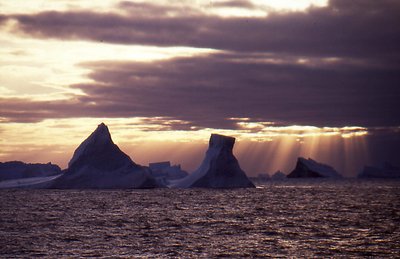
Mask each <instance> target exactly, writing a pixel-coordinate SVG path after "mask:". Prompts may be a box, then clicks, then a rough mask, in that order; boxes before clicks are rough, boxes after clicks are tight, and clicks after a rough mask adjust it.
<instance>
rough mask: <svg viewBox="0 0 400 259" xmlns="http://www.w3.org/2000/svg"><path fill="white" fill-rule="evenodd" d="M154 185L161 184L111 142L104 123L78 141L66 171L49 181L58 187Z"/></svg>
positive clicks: (111, 187) (128, 187)
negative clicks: (85, 137)
mask: <svg viewBox="0 0 400 259" xmlns="http://www.w3.org/2000/svg"><path fill="white" fill-rule="evenodd" d="M155 187H161V186H160V184H158V183H157V181H156V180H155V179H154V178H153V177H152V176H151V174H150V170H149V169H148V168H147V167H143V166H140V165H138V164H136V163H135V162H133V161H132V160H131V158H130V157H129V156H128V155H126V154H125V153H124V152H122V151H121V150H120V149H119V147H118V146H117V145H116V144H114V142H113V141H112V139H111V134H110V132H109V130H108V127H107V126H106V125H105V124H104V123H101V124H100V125H98V127H97V129H96V130H95V131H94V132H93V133H92V134H91V135H90V136H89V137H88V138H87V139H86V140H85V141H83V142H82V144H80V145H79V147H78V148H77V149H76V150H75V152H74V155H73V157H72V159H71V160H70V162H69V163H68V168H67V169H66V170H65V173H64V174H63V175H62V176H60V177H58V178H57V179H55V180H54V182H53V183H52V184H51V185H50V188H58V189H86V188H101V189H135V188H155Z"/></svg>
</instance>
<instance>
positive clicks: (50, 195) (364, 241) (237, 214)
mask: <svg viewBox="0 0 400 259" xmlns="http://www.w3.org/2000/svg"><path fill="white" fill-rule="evenodd" d="M399 198H400V182H387V181H378V182H372V181H358V180H351V181H350V180H347V181H333V182H329V181H296V180H293V181H287V182H275V183H268V184H265V185H262V186H259V188H257V189H238V190H209V189H186V190H183V189H175V190H173V189H158V190H1V191H0V257H2V258H12V257H21V258H30V257H35V256H38V257H49V258H62V257H66V258H67V257H68V258H70V257H113V256H115V257H127V258H132V257H139V258H140V257H147V258H171V257H180V258H191V257H195V258H198V257H200V258H210V257H229V258H249V257H379V258H381V257H391V258H393V257H399V256H400V227H399V226H400V199H399Z"/></svg>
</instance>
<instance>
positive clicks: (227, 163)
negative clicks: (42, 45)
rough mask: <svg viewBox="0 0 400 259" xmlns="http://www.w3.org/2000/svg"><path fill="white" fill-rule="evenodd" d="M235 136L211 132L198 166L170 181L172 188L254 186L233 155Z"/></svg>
mask: <svg viewBox="0 0 400 259" xmlns="http://www.w3.org/2000/svg"><path fill="white" fill-rule="evenodd" d="M234 144H235V138H233V137H228V136H223V135H219V134H212V135H211V137H210V141H209V147H208V150H207V152H206V156H205V158H204V160H203V162H202V163H201V165H200V167H199V168H198V169H197V170H196V171H194V172H193V173H191V174H190V175H188V176H187V177H185V178H183V179H181V180H178V181H174V182H172V184H171V185H170V187H173V188H193V187H198V188H254V187H255V186H254V184H253V183H252V182H251V181H250V180H249V178H248V177H247V176H246V173H245V172H244V171H243V170H242V169H241V168H240V166H239V162H238V161H237V159H236V158H235V156H234V155H233V152H232V150H233V146H234Z"/></svg>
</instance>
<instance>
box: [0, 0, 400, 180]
mask: <svg viewBox="0 0 400 259" xmlns="http://www.w3.org/2000/svg"><path fill="white" fill-rule="evenodd" d="M399 25H400V2H399V1H397V0H380V1H376V0H352V1H348V0H330V1H328V0H285V1H283V0H279V1H278V0H264V1H262V0H253V1H248V0H221V1H209V0H208V1H201V0H197V1H189V0H179V1H163V0H161V1H151V2H150V1H118V0H110V1H87V0H73V1H66V0H60V1H44V0H26V1H23V2H21V1H6V0H0V45H1V48H0V161H9V160H22V161H25V162H41V163H43V162H45V163H47V162H49V161H51V162H53V163H57V164H59V165H60V166H61V167H62V168H65V167H66V166H67V163H68V161H69V159H70V158H71V157H72V154H73V151H74V150H75V149H76V147H77V146H78V145H79V144H80V143H81V142H82V141H83V140H84V139H85V138H86V137H87V136H88V135H89V134H90V133H91V132H92V131H93V130H94V129H95V128H96V126H97V125H98V124H100V123H101V122H104V123H106V124H107V125H108V126H109V129H110V131H111V134H112V136H113V140H114V142H115V143H116V144H118V146H120V148H121V149H122V150H123V151H124V152H126V153H127V154H128V155H129V156H131V158H132V159H133V160H134V161H135V162H137V163H140V164H142V165H146V164H148V163H149V162H157V161H164V160H170V161H171V162H172V163H174V164H182V166H183V168H184V169H186V170H188V171H189V172H190V171H193V170H194V169H196V167H197V166H198V165H199V164H200V162H201V160H202V159H203V157H204V152H205V150H206V148H207V143H208V138H209V136H210V134H211V133H219V134H225V135H229V136H233V137H235V138H236V145H235V149H234V153H235V155H236V157H237V158H238V160H239V163H240V165H241V167H242V168H243V169H244V171H245V172H246V173H247V174H248V175H252V176H254V175H257V174H259V173H270V174H272V173H274V172H275V171H277V170H282V171H284V172H285V173H290V171H291V170H292V169H293V168H294V166H295V163H296V159H297V157H299V156H303V157H307V158H308V157H310V158H313V159H315V160H317V161H319V162H323V163H327V164H330V165H332V166H333V167H334V168H336V169H337V170H338V171H339V172H340V173H342V174H344V175H345V176H355V175H357V173H358V172H359V171H360V170H361V169H362V168H363V166H364V165H379V164H381V163H383V162H385V161H388V162H391V163H393V164H395V165H400V102H399V99H400V73H399V70H400V26H399Z"/></svg>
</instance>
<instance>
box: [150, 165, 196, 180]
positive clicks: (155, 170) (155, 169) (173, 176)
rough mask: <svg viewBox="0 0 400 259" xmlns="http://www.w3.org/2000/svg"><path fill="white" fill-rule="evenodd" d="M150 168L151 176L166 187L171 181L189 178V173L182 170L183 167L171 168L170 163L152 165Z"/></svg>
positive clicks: (174, 166) (175, 166)
mask: <svg viewBox="0 0 400 259" xmlns="http://www.w3.org/2000/svg"><path fill="white" fill-rule="evenodd" d="M149 168H150V170H151V175H152V176H153V177H154V178H155V179H156V180H157V181H158V182H161V183H162V184H164V185H167V184H168V183H169V182H170V181H173V180H178V179H181V178H184V177H186V176H188V173H187V172H186V171H184V170H182V169H181V165H172V166H171V162H169V161H165V162H156V163H150V164H149Z"/></svg>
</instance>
